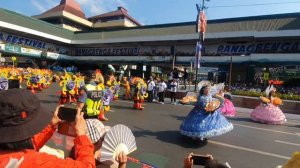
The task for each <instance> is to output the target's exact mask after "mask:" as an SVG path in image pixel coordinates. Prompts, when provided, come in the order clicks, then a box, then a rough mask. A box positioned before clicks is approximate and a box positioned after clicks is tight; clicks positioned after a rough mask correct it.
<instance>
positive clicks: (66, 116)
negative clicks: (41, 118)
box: [57, 104, 77, 122]
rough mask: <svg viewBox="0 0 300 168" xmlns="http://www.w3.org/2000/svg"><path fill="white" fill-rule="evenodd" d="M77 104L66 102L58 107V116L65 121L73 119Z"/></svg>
mask: <svg viewBox="0 0 300 168" xmlns="http://www.w3.org/2000/svg"><path fill="white" fill-rule="evenodd" d="M76 114H77V106H76V105H75V104H66V105H64V106H62V107H60V108H59V111H58V115H57V116H58V118H59V119H61V120H64V121H67V122H73V121H75V118H76Z"/></svg>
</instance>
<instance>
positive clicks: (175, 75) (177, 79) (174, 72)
mask: <svg viewBox="0 0 300 168" xmlns="http://www.w3.org/2000/svg"><path fill="white" fill-rule="evenodd" d="M173 79H175V80H176V82H177V83H178V82H179V72H178V70H177V68H174V70H173Z"/></svg>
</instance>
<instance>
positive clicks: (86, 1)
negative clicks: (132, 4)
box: [76, 0, 128, 15]
mask: <svg viewBox="0 0 300 168" xmlns="http://www.w3.org/2000/svg"><path fill="white" fill-rule="evenodd" d="M76 1H77V2H78V3H79V4H80V5H81V7H82V8H83V9H84V11H85V13H86V14H88V15H99V14H102V13H105V12H109V11H113V10H116V9H117V7H118V6H123V7H125V8H127V9H128V5H127V3H125V2H124V0H76Z"/></svg>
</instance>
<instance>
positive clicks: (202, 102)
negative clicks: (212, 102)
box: [196, 96, 207, 109]
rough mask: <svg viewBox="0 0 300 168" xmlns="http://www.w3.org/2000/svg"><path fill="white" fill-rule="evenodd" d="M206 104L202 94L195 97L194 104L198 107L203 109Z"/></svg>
mask: <svg viewBox="0 0 300 168" xmlns="http://www.w3.org/2000/svg"><path fill="white" fill-rule="evenodd" d="M206 104H207V99H206V98H205V97H204V96H199V97H198V99H197V103H196V106H197V107H199V108H200V109H205V106H206Z"/></svg>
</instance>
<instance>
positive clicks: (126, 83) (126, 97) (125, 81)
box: [122, 77, 131, 100]
mask: <svg viewBox="0 0 300 168" xmlns="http://www.w3.org/2000/svg"><path fill="white" fill-rule="evenodd" d="M122 86H123V87H124V89H125V94H124V100H130V99H131V94H130V84H129V81H128V79H127V77H123V81H122Z"/></svg>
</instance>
